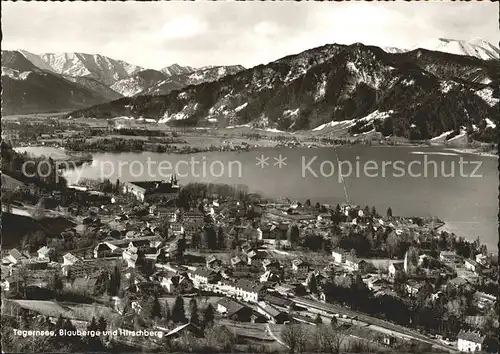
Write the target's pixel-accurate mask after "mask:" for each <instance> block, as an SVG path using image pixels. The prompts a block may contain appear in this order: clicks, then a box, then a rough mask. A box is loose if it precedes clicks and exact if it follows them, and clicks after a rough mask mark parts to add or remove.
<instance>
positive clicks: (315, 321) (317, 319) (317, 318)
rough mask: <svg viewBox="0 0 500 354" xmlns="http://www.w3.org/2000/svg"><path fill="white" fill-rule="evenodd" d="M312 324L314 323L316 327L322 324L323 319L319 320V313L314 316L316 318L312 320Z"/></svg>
mask: <svg viewBox="0 0 500 354" xmlns="http://www.w3.org/2000/svg"><path fill="white" fill-rule="evenodd" d="M314 323H316V324H317V325H320V324H322V323H323V319H322V318H321V316H320V315H319V313H318V314H317V315H316V318H315V319H314Z"/></svg>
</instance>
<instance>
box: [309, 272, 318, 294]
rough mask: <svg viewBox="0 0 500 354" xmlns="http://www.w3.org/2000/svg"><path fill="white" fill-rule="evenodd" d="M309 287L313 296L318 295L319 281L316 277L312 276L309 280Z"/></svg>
mask: <svg viewBox="0 0 500 354" xmlns="http://www.w3.org/2000/svg"><path fill="white" fill-rule="evenodd" d="M307 287H308V288H309V291H310V292H311V294H317V293H318V281H317V279H316V275H314V274H311V276H310V278H309V282H308V283H307Z"/></svg>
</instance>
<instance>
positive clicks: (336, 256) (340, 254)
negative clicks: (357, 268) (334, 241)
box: [332, 248, 346, 264]
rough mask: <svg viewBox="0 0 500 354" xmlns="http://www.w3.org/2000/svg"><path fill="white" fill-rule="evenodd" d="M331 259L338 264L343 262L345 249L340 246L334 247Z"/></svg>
mask: <svg viewBox="0 0 500 354" xmlns="http://www.w3.org/2000/svg"><path fill="white" fill-rule="evenodd" d="M332 257H333V261H334V262H335V263H338V264H342V263H344V262H345V257H346V251H345V250H343V249H342V248H336V249H334V250H333V251H332Z"/></svg>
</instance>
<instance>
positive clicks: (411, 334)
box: [292, 297, 458, 353]
mask: <svg viewBox="0 0 500 354" xmlns="http://www.w3.org/2000/svg"><path fill="white" fill-rule="evenodd" d="M292 300H293V301H294V302H295V303H296V304H298V305H299V306H302V307H305V308H306V309H308V311H309V312H311V313H317V312H315V310H317V309H319V310H323V311H328V312H333V313H338V314H340V315H346V316H347V317H349V318H350V319H352V320H351V321H352V324H354V325H357V326H365V327H367V328H369V329H371V330H374V331H377V332H379V333H383V334H386V335H391V336H394V337H398V338H402V339H404V340H412V339H413V340H417V341H420V342H423V343H427V344H430V345H432V346H433V347H435V348H437V349H441V350H445V351H448V352H452V353H457V352H458V351H457V350H456V349H454V348H450V347H449V346H446V345H443V344H442V343H440V342H438V341H436V340H434V339H432V338H429V337H427V336H425V335H423V334H420V333H418V332H415V331H412V330H411V329H409V328H406V327H403V326H399V325H396V324H393V323H390V322H387V321H384V320H381V319H378V318H375V317H371V316H368V315H366V314H363V313H360V312H356V311H352V310H349V309H346V308H344V307H341V306H338V305H333V304H328V303H323V302H320V301H316V300H312V299H308V298H305V297H295V298H293V299H292ZM354 318H357V319H356V320H354ZM351 321H350V322H351Z"/></svg>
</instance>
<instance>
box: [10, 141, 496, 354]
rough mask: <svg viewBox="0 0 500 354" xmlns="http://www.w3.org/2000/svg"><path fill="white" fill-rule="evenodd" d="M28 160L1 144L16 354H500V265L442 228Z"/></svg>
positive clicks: (364, 209) (237, 189)
mask: <svg viewBox="0 0 500 354" xmlns="http://www.w3.org/2000/svg"><path fill="white" fill-rule="evenodd" d="M24 158H25V156H23V155H20V154H17V153H16V152H15V151H14V150H13V149H12V148H11V147H10V146H9V145H8V144H7V143H5V142H3V141H2V166H1V168H2V174H1V177H2V249H1V252H2V281H1V285H2V311H1V320H2V347H3V350H4V351H6V352H25V351H29V352H66V351H68V352H69V351H73V352H82V351H92V352H97V351H102V352H124V351H130V352H132V351H138V350H144V351H147V352H162V351H167V352H186V351H190V352H201V351H205V352H206V351H208V352H221V353H222V352H224V353H226V352H266V353H268V352H269V353H270V352H273V353H279V352H290V353H296V352H322V353H325V352H328V353H346V352H356V353H361V352H370V353H371V352H377V353H384V352H386V353H390V352H398V353H399V352H408V353H417V352H452V353H454V352H461V351H464V352H497V351H498V328H499V324H498V301H497V296H496V295H497V294H498V282H497V277H498V255H497V254H492V253H489V252H488V250H487V249H486V247H485V246H483V245H481V243H480V242H479V240H476V241H474V242H471V241H467V240H465V239H463V238H460V237H456V236H455V235H454V234H452V233H449V232H447V231H444V230H442V226H443V222H441V221H440V220H439V219H438V218H437V217H435V218H423V217H418V216H415V217H411V218H409V217H399V216H397V210H394V211H393V210H392V209H391V208H388V209H387V210H384V211H377V210H376V208H375V207H372V206H357V205H352V204H351V203H345V204H340V205H326V204H320V203H316V202H314V201H311V200H309V199H306V200H303V201H292V200H289V199H287V198H282V199H280V200H271V199H269V198H266V197H265V196H261V195H258V194H254V193H251V191H249V190H248V188H246V187H245V186H242V185H236V186H229V185H223V184H209V183H188V184H183V183H182V180H178V178H177V177H176V176H175V175H172V176H171V177H170V178H169V179H167V180H159V181H125V182H121V181H119V180H116V181H109V180H103V181H94V182H93V183H84V184H82V185H78V186H73V185H68V184H67V183H65V181H64V179H63V178H61V177H60V176H58V175H57V170H56V169H52V170H51V169H50V164H51V163H53V161H52V162H50V161H49V164H48V167H49V168H48V171H46V172H47V173H41V171H42V172H44V171H43V169H40V168H39V167H40V166H41V165H45V168H47V163H46V162H47V161H48V160H44V159H42V158H41V159H39V160H37V161H35V163H34V164H33V166H32V171H31V172H32V174H31V176H32V177H26V176H25V175H23V174H22V173H21V172H20V171H21V168H20V166H22V164H23V162H25V161H23V159H24ZM42 162H45V163H42ZM96 333H100V334H101V335H96ZM90 334H92V335H90Z"/></svg>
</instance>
